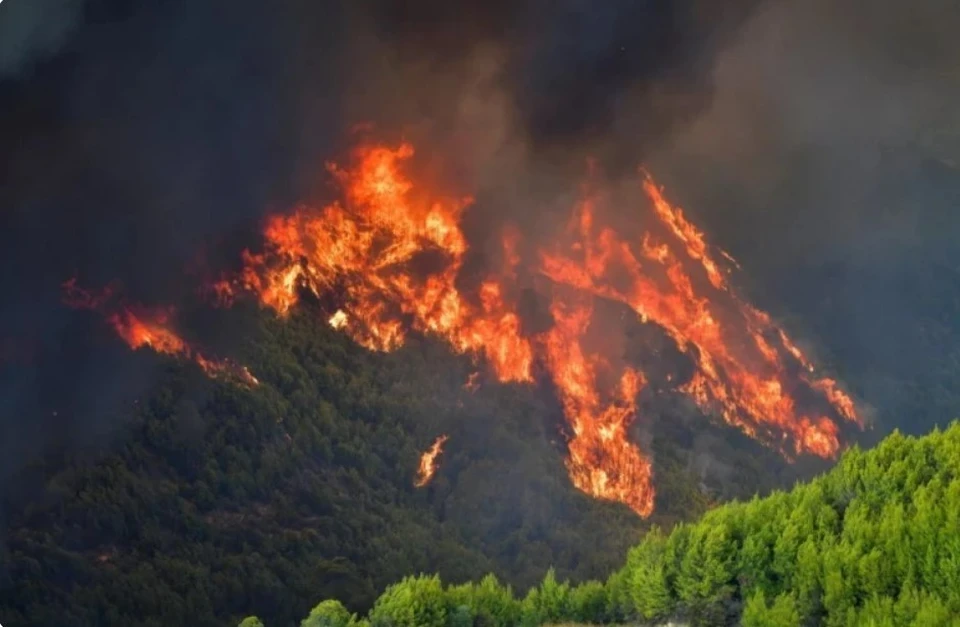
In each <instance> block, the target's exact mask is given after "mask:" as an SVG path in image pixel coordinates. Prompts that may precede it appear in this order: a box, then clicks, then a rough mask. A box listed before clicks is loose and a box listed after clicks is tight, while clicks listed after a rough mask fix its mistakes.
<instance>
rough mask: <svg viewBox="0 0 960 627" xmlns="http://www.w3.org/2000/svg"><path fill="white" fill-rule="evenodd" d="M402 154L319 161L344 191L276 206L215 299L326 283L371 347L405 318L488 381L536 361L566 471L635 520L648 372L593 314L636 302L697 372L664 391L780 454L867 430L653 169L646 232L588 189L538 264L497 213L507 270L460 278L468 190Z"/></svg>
mask: <svg viewBox="0 0 960 627" xmlns="http://www.w3.org/2000/svg"><path fill="white" fill-rule="evenodd" d="M412 156H413V148H412V147H411V146H410V145H408V144H402V145H400V146H399V147H397V148H389V147H384V146H364V147H361V148H359V149H357V150H356V151H355V153H354V155H353V160H352V165H351V166H350V167H348V168H341V167H339V166H336V165H329V166H328V170H329V172H330V173H331V174H332V175H333V178H334V179H335V180H336V182H337V183H338V184H339V186H340V188H341V190H342V196H341V199H340V200H339V201H336V202H333V203H331V204H329V205H327V206H325V207H322V208H314V207H310V206H306V205H300V206H298V207H296V208H294V210H293V211H292V212H291V213H289V214H287V215H277V216H273V217H271V218H270V219H269V220H268V222H267V224H266V228H265V239H266V244H265V249H264V252H262V253H251V252H245V253H244V269H243V271H242V272H241V273H240V274H239V275H238V276H237V277H235V278H233V279H228V280H224V281H222V282H221V283H220V284H218V285H217V286H214V291H215V292H216V293H217V294H219V295H221V296H224V295H226V296H227V297H228V298H232V297H233V296H234V295H235V294H237V293H238V292H239V291H249V292H253V293H254V294H256V295H257V297H258V298H259V300H260V302H261V303H262V304H263V305H264V306H267V307H271V308H273V309H274V310H276V311H277V313H278V314H280V315H286V314H287V313H288V312H289V311H290V308H291V307H293V306H294V305H295V304H296V303H297V302H298V299H299V297H300V294H301V293H302V292H303V291H306V292H311V293H313V294H315V295H317V296H320V295H324V294H334V295H336V297H337V298H338V301H339V309H337V311H336V313H334V314H333V316H332V317H331V318H330V319H329V322H330V324H331V325H332V326H333V327H334V328H336V329H339V330H342V331H343V332H344V333H347V334H348V335H349V336H350V337H352V338H353V339H354V340H355V341H357V342H358V343H360V344H361V345H363V346H365V347H367V348H369V349H371V350H381V351H390V350H394V349H396V348H398V347H399V346H401V345H402V344H403V343H404V342H405V340H406V337H407V334H408V333H409V332H411V331H418V332H421V333H426V334H430V335H434V336H437V337H440V338H442V339H444V340H445V341H446V342H448V343H449V344H450V346H452V347H453V348H454V349H455V350H456V351H458V352H461V353H467V354H471V355H474V356H477V357H483V358H485V360H486V362H487V364H488V365H489V367H490V369H491V370H492V371H493V374H494V375H495V376H496V377H497V379H499V380H500V381H515V382H532V381H533V380H534V369H535V366H536V367H539V368H542V369H543V371H544V374H545V375H546V376H547V377H548V378H549V379H550V380H551V381H552V382H553V384H554V387H555V388H556V391H557V396H558V398H559V400H560V401H561V405H562V406H563V410H564V414H565V417H566V419H567V422H568V424H569V426H570V431H571V435H570V439H569V443H568V445H569V458H568V459H567V469H568V471H569V473H570V476H571V480H572V482H573V484H574V485H575V486H577V487H578V488H579V489H581V490H583V491H584V492H587V493H588V494H591V495H593V496H595V497H598V498H602V499H608V500H613V501H618V502H622V503H625V504H627V505H628V506H629V507H631V508H632V509H633V510H634V511H636V512H637V513H638V514H640V515H642V516H646V515H648V514H650V512H651V511H652V510H653V503H654V489H653V483H652V481H653V480H652V467H651V464H650V461H649V459H648V458H647V457H646V456H645V455H644V454H643V453H642V452H641V451H640V449H639V448H638V447H637V446H636V444H634V443H633V442H632V441H631V439H630V437H629V433H628V432H629V429H630V426H631V423H632V422H633V421H634V420H635V419H636V416H637V396H638V395H639V392H640V391H641V390H642V389H643V388H644V387H645V386H647V377H646V376H645V374H644V372H642V371H641V370H640V369H639V368H638V367H636V366H635V365H632V364H630V363H628V361H627V360H625V358H624V357H623V356H622V354H621V353H622V349H621V348H620V345H619V344H618V343H617V342H611V341H609V336H610V334H611V333H614V331H613V329H614V328H615V327H617V326H618V325H620V324H625V322H624V323H621V322H616V321H615V323H612V322H611V321H610V320H607V319H606V318H604V316H603V315H601V314H599V313H598V312H599V311H600V310H601V309H604V311H605V310H606V309H608V308H609V307H610V306H615V307H619V308H621V309H622V310H623V311H625V312H627V311H632V312H634V314H635V315H636V317H637V318H639V320H640V321H643V322H649V323H653V324H656V325H658V326H659V327H660V328H662V329H663V330H664V331H665V332H666V334H667V335H668V336H669V337H671V338H672V339H673V341H674V342H675V343H676V346H677V347H678V348H679V349H680V351H681V352H682V353H684V354H685V355H686V356H687V358H688V359H689V360H690V361H691V362H692V364H693V365H694V367H695V374H694V375H693V377H692V378H690V379H689V380H686V381H679V380H678V381H676V382H675V383H673V385H674V386H675V387H676V389H677V390H678V391H680V392H683V393H686V394H688V395H689V396H690V397H691V398H692V399H693V400H694V401H695V402H696V403H697V405H699V407H700V408H701V409H702V411H704V412H705V413H707V414H708V415H714V416H717V417H719V418H721V419H722V420H724V421H725V422H727V423H728V424H731V425H733V426H735V427H737V428H739V429H741V430H742V431H743V432H745V433H747V434H748V435H750V436H752V437H754V438H756V439H757V440H759V441H761V442H763V443H765V444H767V445H768V446H771V447H774V448H776V449H778V450H780V451H781V452H782V453H783V454H784V455H785V456H786V457H787V458H788V459H790V458H792V456H794V455H799V454H814V455H818V456H821V457H832V456H834V455H836V453H837V452H838V450H839V449H840V446H841V444H840V429H839V427H838V422H839V421H842V420H846V421H850V422H853V423H855V424H857V425H861V426H862V424H863V422H862V420H861V418H860V417H859V416H858V414H857V412H856V408H855V406H854V404H853V401H852V400H851V399H850V397H849V396H848V395H847V394H846V393H844V392H843V391H842V390H841V389H840V388H839V386H838V385H837V384H836V382H835V381H834V380H832V379H827V378H821V379H813V378H811V375H812V374H813V372H814V371H815V368H814V367H813V365H812V364H811V362H810V361H809V360H808V359H807V358H806V356H805V355H803V353H802V352H800V350H799V349H798V348H797V347H796V345H795V344H794V343H793V342H792V341H791V340H790V339H789V337H788V336H787V334H786V333H785V332H784V331H783V330H782V329H781V328H779V327H778V326H777V325H776V324H774V323H773V322H772V321H771V319H770V317H769V316H768V315H767V314H765V313H763V312H761V311H759V310H757V309H755V308H753V307H751V306H750V305H748V304H746V303H744V302H743V301H742V300H741V299H740V298H739V296H737V295H736V294H735V292H734V290H733V289H732V288H731V287H730V286H729V284H728V279H727V277H728V275H729V274H730V273H731V272H732V271H733V269H734V268H735V267H736V262H734V261H733V259H732V257H730V256H729V255H726V253H723V252H722V251H719V252H718V255H719V257H718V258H714V254H713V251H712V249H711V247H710V246H709V244H708V243H707V241H706V238H705V237H704V235H703V233H702V232H700V231H699V230H698V229H697V228H696V227H695V226H694V225H693V224H692V223H691V222H690V221H689V220H687V218H686V217H684V215H683V213H682V212H681V211H680V210H679V209H677V208H675V207H673V206H671V205H670V204H669V202H667V200H666V199H665V198H664V197H663V195H662V193H661V190H660V189H659V187H658V186H657V185H656V184H655V183H654V182H653V180H652V179H651V178H650V176H649V175H646V174H645V175H644V176H643V178H642V181H641V190H642V192H643V195H642V196H641V197H640V198H641V199H644V200H645V203H646V205H647V206H648V207H649V208H650V211H648V212H647V213H648V217H647V218H646V222H648V224H647V228H645V229H642V230H640V229H639V228H638V232H637V233H635V234H630V235H627V234H625V233H624V232H623V229H618V230H614V229H613V228H612V226H610V225H609V222H610V220H609V216H610V215H611V214H613V212H614V211H615V210H616V212H617V213H618V214H622V207H613V206H611V200H610V198H609V197H608V196H606V195H604V194H603V193H600V192H588V193H586V194H585V196H584V198H583V199H582V201H581V202H580V203H579V204H578V205H577V206H576V207H575V208H574V211H573V212H572V219H571V221H570V225H569V227H568V229H567V231H566V233H565V234H564V235H563V236H562V237H561V238H559V240H558V241H557V242H556V243H555V244H556V245H554V246H551V247H549V248H543V249H540V250H539V251H537V252H538V254H536V255H532V256H529V258H532V259H533V261H527V262H525V259H527V258H528V257H525V256H524V255H523V254H521V249H522V247H523V246H524V242H523V239H522V236H521V233H520V231H519V230H518V229H516V228H514V227H511V226H510V225H507V226H506V227H505V228H504V230H503V232H502V237H501V242H500V244H501V247H502V253H503V254H502V259H503V264H502V267H501V268H500V269H499V270H497V271H491V272H490V273H488V275H487V276H484V277H480V279H479V280H477V281H475V282H474V283H473V285H475V287H472V288H469V289H468V288H467V287H464V282H463V281H462V280H461V279H462V277H461V274H462V272H461V270H462V268H463V265H464V258H465V255H466V253H467V251H468V243H467V238H466V236H465V235H464V233H463V231H462V229H461V226H460V223H461V218H462V216H463V213H464V212H465V211H466V210H467V208H468V207H469V205H470V203H471V200H470V199H469V198H451V197H444V196H442V195H440V194H434V193H432V190H430V189H427V188H425V187H424V186H423V185H415V184H414V183H413V181H412V180H411V178H409V176H410V175H409V169H410V167H409V166H408V164H409V160H410V159H411V157H412ZM641 217H643V216H641ZM641 221H642V220H641ZM544 279H545V280H546V284H547V287H546V288H544V287H543V286H542V285H540V284H541V283H543V280H544ZM523 281H527V283H529V282H530V281H533V282H534V283H535V284H537V285H538V289H537V292H538V294H539V295H540V296H542V297H545V298H547V299H548V301H549V312H550V315H551V316H552V325H550V326H549V328H548V329H546V330H543V328H542V327H538V329H537V330H534V331H531V330H528V329H527V328H525V324H524V321H523V319H522V318H521V315H520V306H519V301H520V298H519V296H520V283H521V282H523ZM604 337H606V338H607V339H606V341H605V340H604ZM667 380H668V381H671V382H672V381H673V379H672V378H671V377H668V379H667ZM469 387H472V385H469V386H468V388H469ZM800 390H804V393H803V394H799V395H798V394H797V392H798V391H800ZM811 397H813V398H815V399H816V401H815V402H810V400H809V399H810V398H811ZM801 398H802V399H804V400H803V401H802V402H801V400H799V399H801ZM438 442H440V441H439V440H438ZM440 445H442V442H440ZM431 450H433V449H431ZM437 451H439V445H437ZM428 453H429V451H428ZM434 458H435V455H434ZM425 459H426V458H425ZM431 459H432V458H431Z"/></svg>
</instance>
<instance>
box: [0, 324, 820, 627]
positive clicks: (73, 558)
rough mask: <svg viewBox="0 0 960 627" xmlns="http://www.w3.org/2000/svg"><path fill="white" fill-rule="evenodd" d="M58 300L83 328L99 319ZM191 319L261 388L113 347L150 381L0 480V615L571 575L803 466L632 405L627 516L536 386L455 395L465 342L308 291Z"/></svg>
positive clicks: (128, 613)
mask: <svg viewBox="0 0 960 627" xmlns="http://www.w3.org/2000/svg"><path fill="white" fill-rule="evenodd" d="M77 315H78V316H79V317H80V318H81V322H85V323H87V326H88V327H89V328H90V329H91V331H84V332H89V333H92V334H93V335H94V336H96V333H94V332H93V331H92V329H96V328H98V326H103V323H102V321H101V320H100V319H99V318H98V317H97V316H96V315H95V314H87V313H86V312H79V313H78V314H77ZM197 317H198V320H196V321H195V322H194V324H193V326H194V327H196V328H198V329H200V332H199V333H200V334H201V335H202V336H203V337H205V338H213V339H212V340H210V341H211V344H213V346H214V348H216V349H218V350H219V349H220V348H221V347H220V346H218V345H217V344H216V336H217V333H216V332H214V331H211V329H212V330H220V332H221V334H222V335H223V336H225V337H227V338H229V339H228V340H227V342H226V343H225V345H229V346H234V347H235V346H236V340H235V339H234V338H236V337H242V338H245V339H244V341H243V343H242V345H241V346H240V348H238V349H237V348H235V349H234V354H235V355H236V357H237V359H238V360H239V361H241V362H242V363H244V364H246V365H248V366H249V367H250V369H251V371H252V372H254V373H256V375H257V377H258V378H259V379H260V381H261V384H260V385H258V386H256V387H254V388H250V387H246V386H243V385H237V384H236V383H235V382H231V381H227V380H213V379H210V378H208V377H207V376H206V375H204V374H203V372H201V371H200V369H199V368H197V367H196V365H194V364H191V363H188V362H182V361H178V360H176V359H173V358H169V357H162V356H157V355H156V354H154V353H152V352H150V351H137V352H134V353H131V354H130V355H129V357H128V358H129V359H130V360H133V361H136V362H147V363H148V364H153V365H155V366H156V367H157V368H158V369H159V370H160V371H161V376H160V377H159V382H158V383H157V385H156V386H154V388H153V389H152V390H151V391H150V392H149V394H145V395H143V396H142V397H138V398H136V399H134V400H133V401H132V402H131V403H130V405H129V407H128V408H127V409H126V410H124V415H123V416H121V424H123V427H122V430H121V431H120V432H119V433H117V434H116V435H115V437H114V439H113V440H111V441H110V442H109V443H107V444H103V445H102V446H101V447H100V448H98V449H89V448H88V449H81V450H79V451H78V450H76V449H75V448H74V449H68V450H66V451H63V452H61V453H60V454H51V455H48V456H45V457H43V458H41V459H40V460H39V461H37V462H36V463H34V464H32V465H30V466H29V467H27V468H26V469H24V470H23V471H21V472H20V473H19V474H18V475H17V476H16V477H15V480H14V481H12V482H11V484H10V489H9V490H7V492H6V494H5V497H6V498H5V500H4V503H3V508H4V509H3V520H4V521H5V523H6V529H5V534H6V538H5V539H6V542H5V544H4V545H3V550H2V552H0V576H2V577H3V584H4V585H2V586H0V622H2V623H3V624H4V625H6V624H12V625H17V624H31V625H65V624H66V625H73V624H77V625H79V624H98V625H118V626H120V625H122V626H125V627H126V626H132V625H145V626H146V625H150V626H153V625H169V624H190V625H211V626H212V625H223V624H225V623H230V622H231V621H232V622H233V623H236V621H237V620H239V619H240V618H242V617H243V616H245V615H248V614H256V615H257V616H259V617H261V618H262V619H263V620H264V621H265V622H267V623H269V624H271V625H291V624H296V623H297V622H298V621H299V620H300V619H301V618H302V617H303V616H305V615H306V614H307V613H308V611H309V610H310V608H311V607H313V605H314V604H315V602H316V600H317V597H321V598H322V597H331V598H337V599H339V600H340V601H342V602H343V603H344V605H345V606H346V607H348V608H350V610H351V611H356V612H366V611H367V610H369V609H370V608H371V607H372V606H373V603H374V601H375V600H376V598H377V595H378V593H379V590H381V589H383V588H384V587H385V586H386V585H388V584H390V583H391V582H394V581H397V580H400V579H401V578H402V577H403V576H405V575H407V574H409V573H416V572H430V573H434V572H435V573H438V574H440V575H441V576H442V577H443V579H444V581H448V582H466V581H470V580H474V579H479V578H480V577H482V576H483V575H484V574H485V573H488V572H495V573H497V575H498V576H499V577H500V578H501V580H502V581H503V582H504V584H509V585H511V586H513V587H514V588H515V589H526V588H529V587H530V586H533V585H535V584H536V583H537V582H538V581H539V580H540V579H542V577H543V573H544V572H546V571H547V570H548V569H550V568H555V569H556V574H557V577H559V578H561V579H564V580H566V579H570V580H572V581H578V582H579V581H587V580H590V579H595V578H599V577H603V576H605V575H606V574H607V573H609V572H611V571H612V570H613V569H614V568H616V567H617V565H618V564H619V563H620V562H621V561H622V557H623V555H624V553H625V551H626V550H627V549H628V548H629V547H630V546H631V545H633V544H636V543H637V542H638V541H639V539H640V538H641V537H642V534H643V533H644V531H645V530H646V529H648V528H649V527H650V525H651V524H659V525H662V526H664V527H670V526H672V525H673V524H675V523H676V522H678V521H681V520H690V519H693V518H695V517H696V516H698V515H700V514H702V513H704V512H705V511H706V510H707V509H708V508H709V507H711V506H712V505H714V504H716V503H718V502H720V501H723V500H728V499H731V498H736V497H749V496H750V495H752V494H754V493H755V492H757V491H758V490H759V491H761V492H769V491H770V490H772V489H774V488H775V487H777V486H780V485H784V484H786V483H789V482H790V481H792V480H793V479H794V478H795V477H797V476H799V475H800V474H802V473H808V474H809V473H811V472H814V471H816V470H817V469H822V468H823V465H824V463H823V462H822V461H821V460H807V463H806V464H804V463H800V464H797V465H788V464H786V463H785V462H784V461H783V460H782V458H780V457H779V456H778V455H777V454H775V453H773V452H772V451H768V450H766V449H763V448H761V447H760V445H758V444H756V443H755V442H753V441H752V440H750V439H748V438H747V437H746V436H744V435H742V434H741V433H740V432H739V431H736V430H734V429H732V428H728V427H721V426H711V425H710V423H709V422H708V421H706V420H704V419H703V417H702V416H699V415H697V414H696V410H695V409H691V408H690V407H688V406H687V405H684V400H683V399H673V400H671V399H667V400H662V399H661V400H660V401H658V402H657V403H656V404H652V403H650V402H647V403H646V404H645V405H644V406H643V408H642V416H643V417H642V419H641V420H638V421H637V422H636V423H635V425H634V431H635V432H634V434H633V437H636V438H643V439H645V440H646V441H648V442H649V446H650V447H651V449H652V450H655V451H656V458H655V460H654V464H655V472H656V476H657V489H658V494H657V505H656V512H655V514H654V516H653V517H652V518H651V519H649V520H643V519H641V518H639V517H637V516H636V514H635V513H634V512H632V511H631V510H629V509H628V508H627V507H625V506H623V505H621V504H615V503H608V502H603V501H599V500H596V499H593V498H591V497H589V496H587V495H585V494H583V493H582V492H580V491H578V490H576V489H575V488H574V487H573V486H572V485H571V483H570V480H569V478H568V475H567V471H566V468H565V467H564V464H563V458H564V453H565V451H564V446H565V444H564V441H565V440H564V436H563V427H562V425H563V419H562V412H561V410H560V408H559V407H557V406H556V401H555V400H554V397H553V395H552V394H551V391H550V390H549V389H534V388H530V387H529V386H519V385H517V386H511V385H502V384H499V383H495V382H481V383H480V387H479V389H477V390H476V391H471V390H469V389H466V388H464V383H465V382H466V381H467V380H468V378H469V376H470V375H471V374H472V373H473V372H474V371H475V370H476V364H474V363H473V362H472V361H471V360H470V359H469V358H468V357H464V356H456V355H454V354H451V353H450V351H449V349H448V348H446V347H445V346H443V345H442V344H440V343H435V342H431V341H429V340H427V339H423V338H421V339H419V340H416V339H412V340H411V341H410V342H409V343H408V345H407V346H406V347H404V348H403V349H402V350H400V351H397V352H396V353H391V354H381V353H373V352H370V351H368V350H366V349H364V348H362V347H360V346H358V345H357V344H355V343H354V342H353V341H352V340H350V339H349V338H348V337H346V336H345V335H343V334H341V333H338V332H336V331H335V330H333V329H332V328H330V326H329V325H328V324H326V321H325V318H324V317H322V316H320V315H318V312H317V311H316V307H315V306H305V307H303V308H301V310H299V311H297V312H295V313H294V314H293V315H292V316H291V317H289V318H287V319H280V318H278V317H276V316H275V315H273V314H271V313H268V312H265V311H261V310H258V309H257V308H255V307H252V306H251V307H247V308H243V307H239V308H235V309H233V310H230V311H217V310H209V309H208V308H203V309H202V311H201V312H200V313H199V314H198V316H197ZM81 330H83V329H81ZM101 335H102V336H103V338H104V341H112V342H115V343H118V344H119V341H118V340H116V339H113V338H112V337H111V336H110V335H108V334H105V333H102V334H101ZM124 350H125V349H124ZM224 352H225V351H224ZM481 381H482V380H481ZM441 433H443V434H447V435H448V436H449V441H448V442H447V445H446V447H445V450H444V453H443V456H442V457H441V459H440V464H439V470H438V472H437V476H436V477H435V478H434V480H433V481H432V482H431V483H430V484H429V485H428V486H426V487H424V488H420V489H418V488H416V487H414V480H415V477H416V469H417V462H418V458H419V454H420V452H421V451H423V450H424V449H425V448H426V447H427V446H429V444H430V442H432V441H433V440H434V438H435V437H436V436H437V435H438V434H441Z"/></svg>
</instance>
